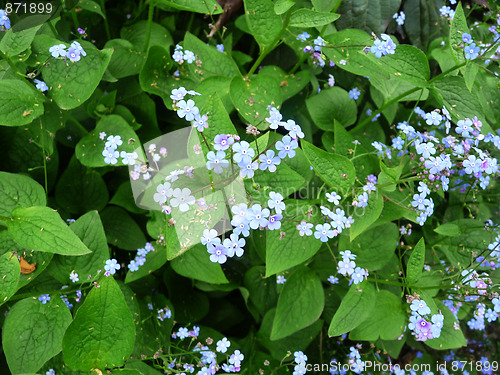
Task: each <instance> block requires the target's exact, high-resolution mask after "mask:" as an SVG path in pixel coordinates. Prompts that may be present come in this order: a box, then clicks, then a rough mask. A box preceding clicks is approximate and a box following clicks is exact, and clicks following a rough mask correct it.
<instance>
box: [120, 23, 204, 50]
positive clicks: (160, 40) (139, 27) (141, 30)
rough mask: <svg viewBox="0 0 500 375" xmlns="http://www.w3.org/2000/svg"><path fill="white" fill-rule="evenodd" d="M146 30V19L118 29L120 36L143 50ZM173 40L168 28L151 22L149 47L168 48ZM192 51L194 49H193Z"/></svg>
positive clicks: (137, 48)
mask: <svg viewBox="0 0 500 375" xmlns="http://www.w3.org/2000/svg"><path fill="white" fill-rule="evenodd" d="M147 30H148V21H146V20H142V21H139V22H134V23H133V24H132V25H131V26H127V27H124V28H123V29H121V31H120V38H122V39H126V40H128V41H129V42H130V43H132V44H133V45H134V47H135V49H136V50H137V51H143V50H144V44H145V43H146V34H147ZM173 44H174V40H173V39H172V36H170V33H169V32H168V30H167V29H166V28H165V27H163V26H162V25H159V24H157V23H156V22H152V23H151V35H150V38H149V48H151V47H152V46H161V47H163V48H165V49H166V50H168V49H169V48H170V46H171V45H173ZM193 52H194V51H193Z"/></svg>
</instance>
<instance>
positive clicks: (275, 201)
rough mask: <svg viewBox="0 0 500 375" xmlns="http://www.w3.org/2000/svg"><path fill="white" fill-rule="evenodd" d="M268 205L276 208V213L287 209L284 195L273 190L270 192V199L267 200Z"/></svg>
mask: <svg viewBox="0 0 500 375" xmlns="http://www.w3.org/2000/svg"><path fill="white" fill-rule="evenodd" d="M267 206H268V207H269V208H270V209H275V210H276V213H278V214H280V213H281V212H282V211H283V210H284V209H285V203H284V202H283V195H281V194H280V193H276V192H274V191H271V192H270V193H269V200H268V201H267Z"/></svg>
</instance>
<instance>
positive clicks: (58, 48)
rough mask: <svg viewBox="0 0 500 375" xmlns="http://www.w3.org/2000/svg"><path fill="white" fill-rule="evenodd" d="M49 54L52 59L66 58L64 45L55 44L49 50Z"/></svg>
mask: <svg viewBox="0 0 500 375" xmlns="http://www.w3.org/2000/svg"><path fill="white" fill-rule="evenodd" d="M49 52H50V53H51V54H52V57H66V55H67V53H68V52H67V51H66V45H64V44H62V43H61V44H55V45H53V46H52V47H50V48H49Z"/></svg>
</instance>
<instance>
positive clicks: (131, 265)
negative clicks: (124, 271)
mask: <svg viewBox="0 0 500 375" xmlns="http://www.w3.org/2000/svg"><path fill="white" fill-rule="evenodd" d="M127 267H128V269H129V270H130V272H135V271H138V270H139V265H138V264H137V262H136V261H135V260H131V261H130V263H129V264H128V266H127Z"/></svg>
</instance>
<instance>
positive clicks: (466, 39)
mask: <svg viewBox="0 0 500 375" xmlns="http://www.w3.org/2000/svg"><path fill="white" fill-rule="evenodd" d="M462 41H463V42H464V43H466V44H469V43H472V37H471V35H470V34H468V33H463V34H462Z"/></svg>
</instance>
